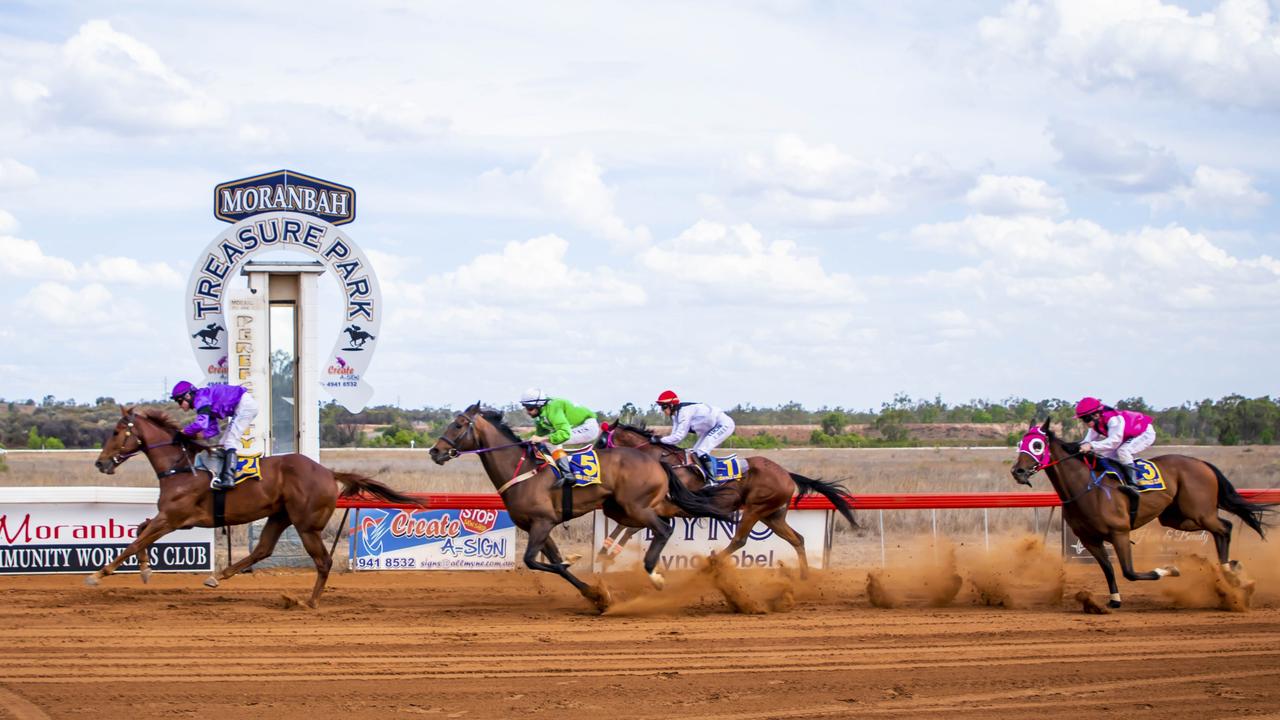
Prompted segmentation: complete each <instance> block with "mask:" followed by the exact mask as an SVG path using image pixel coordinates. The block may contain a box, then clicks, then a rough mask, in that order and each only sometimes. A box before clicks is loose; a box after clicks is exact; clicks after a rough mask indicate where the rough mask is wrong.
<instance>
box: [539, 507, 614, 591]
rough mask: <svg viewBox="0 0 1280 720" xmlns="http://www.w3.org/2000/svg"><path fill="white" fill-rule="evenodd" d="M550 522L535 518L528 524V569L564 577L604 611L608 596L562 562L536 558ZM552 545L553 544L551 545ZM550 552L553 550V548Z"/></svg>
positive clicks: (547, 537)
mask: <svg viewBox="0 0 1280 720" xmlns="http://www.w3.org/2000/svg"><path fill="white" fill-rule="evenodd" d="M552 527H553V526H552V523H551V521H550V520H535V521H533V523H531V524H530V525H529V531H528V532H529V544H528V545H526V546H525V549H524V564H525V566H526V567H528V568H529V569H530V570H541V571H542V572H548V573H554V574H556V575H559V576H560V577H562V578H564V579H565V580H567V581H568V582H569V584H570V585H573V586H574V587H575V588H577V589H578V592H580V593H582V596H583V597H585V598H586V599H588V600H590V601H592V602H593V603H595V604H596V607H597V608H599V609H600V611H601V612H604V611H605V610H606V609H607V608H608V606H609V598H608V597H607V596H601V595H600V594H599V593H597V592H595V591H594V590H593V589H592V588H591V586H590V585H587V584H586V583H584V582H582V581H581V580H579V579H578V578H577V577H575V576H574V574H573V573H571V572H569V568H567V567H565V565H564V564H563V563H561V564H557V565H548V564H547V563H544V562H541V561H539V560H538V555H539V554H540V553H542V551H543V548H544V547H545V546H546V544H547V541H548V540H550V539H551V528H552ZM553 547H554V546H553ZM552 552H555V550H553V551H552Z"/></svg>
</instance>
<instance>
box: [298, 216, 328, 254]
mask: <svg viewBox="0 0 1280 720" xmlns="http://www.w3.org/2000/svg"><path fill="white" fill-rule="evenodd" d="M322 237H324V228H322V227H320V226H319V225H312V224H311V223H307V232H306V233H305V234H303V236H302V244H303V246H305V247H309V248H311V249H312V250H315V251H316V252H319V251H320V238H322Z"/></svg>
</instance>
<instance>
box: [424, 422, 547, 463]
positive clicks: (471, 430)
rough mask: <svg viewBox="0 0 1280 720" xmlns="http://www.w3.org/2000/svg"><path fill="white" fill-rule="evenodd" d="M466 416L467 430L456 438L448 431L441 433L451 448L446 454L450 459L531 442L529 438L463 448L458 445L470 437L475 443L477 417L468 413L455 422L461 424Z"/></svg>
mask: <svg viewBox="0 0 1280 720" xmlns="http://www.w3.org/2000/svg"><path fill="white" fill-rule="evenodd" d="M464 418H465V419H466V421H467V423H466V425H467V431H466V432H464V433H462V434H461V435H459V436H458V437H457V438H456V439H455V438H450V437H449V436H448V434H447V433H441V434H440V442H442V443H444V444H445V445H448V446H449V450H448V452H447V453H446V455H448V457H449V459H450V460H452V459H453V458H456V457H458V456H459V455H481V454H483V453H489V452H493V451H494V450H506V449H507V448H513V447H527V446H528V445H530V444H531V443H530V442H529V441H528V440H521V441H520V442H515V443H508V444H506V445H494V446H493V447H485V448H476V449H474V450H463V449H461V448H459V447H458V443H461V442H463V441H464V440H466V439H467V438H468V437H471V438H472V443H475V439H474V434H475V431H476V422H475V419H474V418H472V417H471V416H469V415H467V414H466V413H463V414H461V415H459V416H458V417H457V418H456V419H454V422H455V423H458V424H459V425H461V424H462V420H463V419H464Z"/></svg>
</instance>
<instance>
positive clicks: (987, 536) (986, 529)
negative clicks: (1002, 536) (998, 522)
mask: <svg viewBox="0 0 1280 720" xmlns="http://www.w3.org/2000/svg"><path fill="white" fill-rule="evenodd" d="M988 515H989V513H988V512H987V509H986V508H982V539H983V541H985V542H986V544H987V551H988V552H990V550H991V528H990V524H989V522H988Z"/></svg>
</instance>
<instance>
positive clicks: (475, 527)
mask: <svg viewBox="0 0 1280 720" xmlns="http://www.w3.org/2000/svg"><path fill="white" fill-rule="evenodd" d="M458 515H459V516H461V517H460V519H461V520H462V527H464V528H466V529H467V532H472V533H475V534H476V535H480V534H481V533H487V532H489V531H490V530H492V529H493V525H494V523H496V522H498V511H497V510H475V509H468V510H460V511H458Z"/></svg>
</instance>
